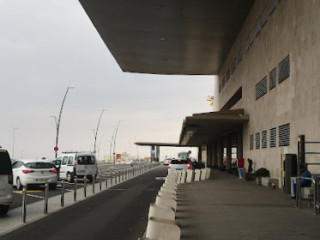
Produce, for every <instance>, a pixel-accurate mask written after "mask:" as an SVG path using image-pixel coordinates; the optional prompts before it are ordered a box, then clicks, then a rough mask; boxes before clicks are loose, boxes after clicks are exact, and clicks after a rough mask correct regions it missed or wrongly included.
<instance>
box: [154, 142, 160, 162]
mask: <svg viewBox="0 0 320 240" xmlns="http://www.w3.org/2000/svg"><path fill="white" fill-rule="evenodd" d="M155 160H156V161H157V162H159V160H160V146H156V159H155Z"/></svg>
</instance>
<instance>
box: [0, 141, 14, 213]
mask: <svg viewBox="0 0 320 240" xmlns="http://www.w3.org/2000/svg"><path fill="white" fill-rule="evenodd" d="M12 188H13V187H12V167H11V159H10V156H9V153H8V151H7V150H5V149H3V148H1V147H0V215H4V214H6V213H7V212H8V210H9V207H10V205H11V204H12V200H13V194H12Z"/></svg>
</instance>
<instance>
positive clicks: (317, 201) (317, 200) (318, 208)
mask: <svg viewBox="0 0 320 240" xmlns="http://www.w3.org/2000/svg"><path fill="white" fill-rule="evenodd" d="M301 179H305V180H310V181H312V185H313V214H314V215H319V214H320V192H319V191H320V186H319V185H320V178H319V177H317V178H306V177H297V183H296V206H295V207H299V208H301V207H302V204H301V202H302V193H301V190H302V187H301V183H300V180H301Z"/></svg>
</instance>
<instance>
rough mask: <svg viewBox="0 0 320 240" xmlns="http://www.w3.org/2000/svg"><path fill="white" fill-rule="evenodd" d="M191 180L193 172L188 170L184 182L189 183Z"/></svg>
mask: <svg viewBox="0 0 320 240" xmlns="http://www.w3.org/2000/svg"><path fill="white" fill-rule="evenodd" d="M192 180H193V170H190V169H188V170H187V180H186V182H187V183H190V182H192Z"/></svg>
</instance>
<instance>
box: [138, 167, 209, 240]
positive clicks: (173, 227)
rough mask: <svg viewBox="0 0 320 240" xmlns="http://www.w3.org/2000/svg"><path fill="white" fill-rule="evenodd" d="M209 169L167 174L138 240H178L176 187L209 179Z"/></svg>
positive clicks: (179, 232)
mask: <svg viewBox="0 0 320 240" xmlns="http://www.w3.org/2000/svg"><path fill="white" fill-rule="evenodd" d="M210 173H211V172H210V169H208V168H207V169H201V170H200V169H196V170H186V171H173V172H169V173H168V175H167V177H166V178H165V181H164V183H163V185H162V186H161V188H160V190H159V192H158V195H157V196H156V200H155V203H151V204H150V207H149V214H148V223H147V228H146V232H145V235H144V236H143V237H142V238H139V240H147V239H148V240H179V239H180V235H181V231H180V228H179V226H178V225H177V223H176V221H175V213H176V210H177V194H178V185H179V184H184V183H191V182H198V181H203V180H207V179H209V178H210Z"/></svg>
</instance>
